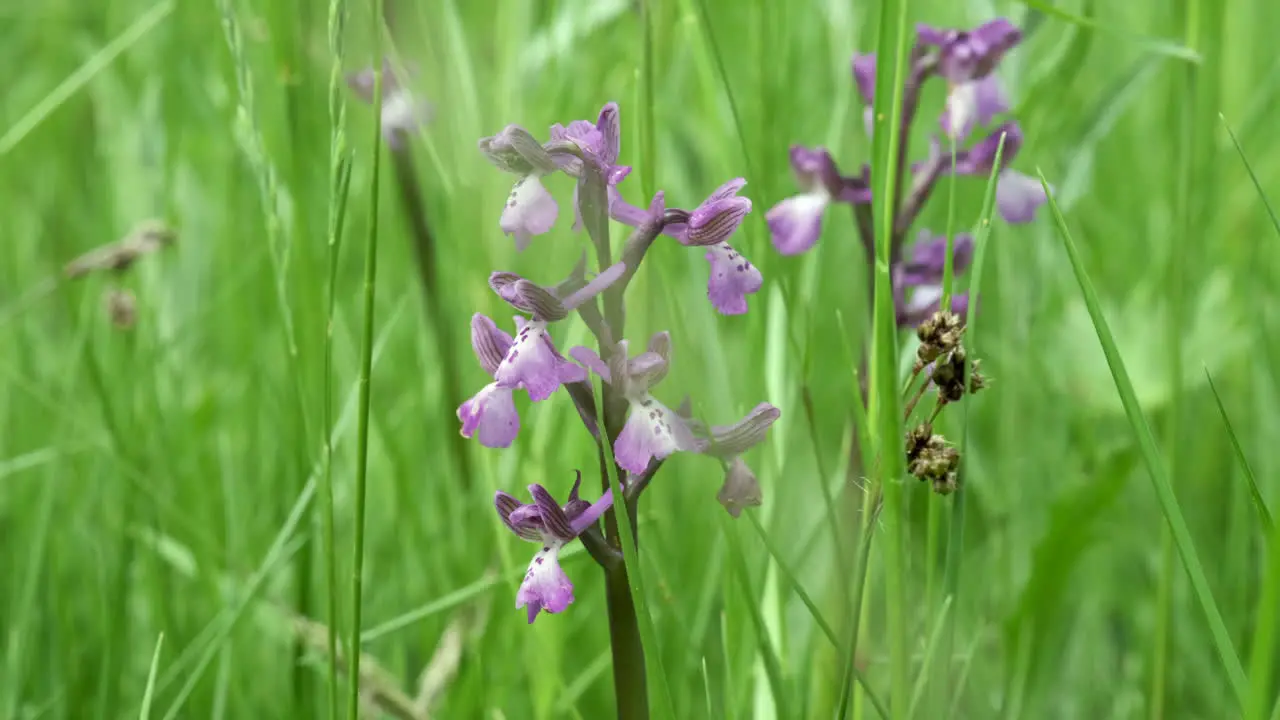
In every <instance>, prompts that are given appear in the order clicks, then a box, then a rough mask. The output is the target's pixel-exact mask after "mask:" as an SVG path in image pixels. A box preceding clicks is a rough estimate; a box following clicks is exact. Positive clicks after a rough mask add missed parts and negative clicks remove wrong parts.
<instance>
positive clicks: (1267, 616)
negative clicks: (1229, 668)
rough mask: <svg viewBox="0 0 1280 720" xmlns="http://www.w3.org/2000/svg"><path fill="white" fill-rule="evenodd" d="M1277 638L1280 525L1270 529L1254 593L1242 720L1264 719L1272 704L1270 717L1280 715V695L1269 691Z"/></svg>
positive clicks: (1279, 582) (1279, 598)
mask: <svg viewBox="0 0 1280 720" xmlns="http://www.w3.org/2000/svg"><path fill="white" fill-rule="evenodd" d="M1278 638H1280V527H1273V528H1272V529H1271V542H1270V546H1269V547H1268V548H1267V570H1266V575H1265V576H1264V578H1263V581H1262V592H1261V594H1260V595H1259V596H1258V610H1257V619H1256V622H1255V623H1254V631H1253V656H1252V657H1251V658H1250V659H1249V670H1250V673H1251V676H1252V677H1253V687H1252V688H1251V690H1250V693H1249V704H1248V705H1247V706H1246V708H1245V713H1244V717H1245V719H1246V720H1265V718H1266V717H1267V706H1268V705H1269V704H1271V703H1273V702H1274V703H1275V709H1274V711H1273V712H1272V717H1273V718H1274V717H1276V716H1277V715H1280V698H1277V697H1276V694H1275V693H1273V692H1271V691H1270V687H1269V686H1270V678H1271V669H1272V668H1273V667H1274V662H1275V652H1276V641H1277V639H1278Z"/></svg>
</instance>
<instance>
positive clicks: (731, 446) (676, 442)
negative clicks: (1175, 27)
mask: <svg viewBox="0 0 1280 720" xmlns="http://www.w3.org/2000/svg"><path fill="white" fill-rule="evenodd" d="M627 350H628V344H627V341H626V340H623V341H620V342H619V343H618V344H617V346H616V347H614V349H613V352H612V353H611V355H610V357H609V361H608V362H607V363H606V362H605V361H604V360H602V359H601V358H600V356H599V355H597V354H596V353H595V352H594V351H592V350H591V349H589V348H585V347H575V348H573V349H572V350H570V351H569V354H570V355H572V356H573V358H574V359H575V360H577V361H578V362H580V363H582V364H583V365H585V366H586V367H588V368H590V369H591V370H592V371H593V372H595V373H596V374H597V375H599V376H600V377H601V378H602V379H603V380H604V381H605V382H606V383H609V385H610V386H611V387H613V388H614V389H615V390H616V391H618V392H619V393H620V394H621V395H622V397H624V398H625V399H626V401H627V404H628V405H629V406H630V414H629V415H628V416H627V422H626V424H625V425H624V426H623V428H622V432H620V433H618V439H617V441H616V442H615V443H614V446H613V456H614V459H615V460H616V461H617V463H618V466H619V467H621V468H622V469H623V470H626V471H627V472H629V473H632V474H634V475H639V474H641V473H643V472H644V471H645V469H646V468H648V467H649V463H650V462H651V461H653V460H665V459H666V458H668V457H670V456H671V455H673V454H675V453H677V452H694V453H703V454H707V455H711V456H713V457H717V458H720V459H721V460H722V461H724V462H726V463H731V461H732V460H733V459H734V458H736V457H738V456H739V455H741V454H742V453H744V452H746V450H747V449H749V448H750V447H751V446H753V445H755V444H756V443H758V442H760V440H762V439H763V438H764V432H765V431H767V430H768V427H769V425H771V424H772V423H773V421H774V420H776V419H777V417H778V410H777V408H774V407H773V406H772V405H769V404H768V403H762V404H761V405H758V406H756V408H754V409H753V410H752V411H751V412H750V413H748V414H747V416H746V417H745V418H744V419H743V420H741V421H739V422H738V423H735V424H733V425H727V426H723V427H720V426H717V427H712V428H710V429H706V428H704V427H703V426H702V424H701V423H698V422H696V421H692V420H689V419H687V418H686V417H684V416H683V415H681V414H680V413H678V412H676V411H675V410H672V409H671V408H670V407H668V406H666V405H664V404H663V403H662V402H661V401H660V400H658V399H657V398H655V397H654V396H653V393H652V390H653V388H654V387H655V386H657V385H658V383H660V382H661V381H662V379H663V378H665V377H666V376H667V370H668V368H669V366H670V363H671V336H670V335H669V334H668V333H666V332H660V333H656V334H655V335H654V336H653V337H652V338H650V339H649V344H648V346H647V348H646V349H645V351H644V352H642V353H640V354H639V355H636V356H635V357H629V356H628V354H627Z"/></svg>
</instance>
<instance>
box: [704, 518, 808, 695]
mask: <svg viewBox="0 0 1280 720" xmlns="http://www.w3.org/2000/svg"><path fill="white" fill-rule="evenodd" d="M732 522H733V521H732V520H731V519H730V518H729V517H728V516H727V515H724V514H721V515H720V523H721V526H722V529H723V531H724V535H725V538H727V539H728V541H729V556H730V558H731V560H732V562H733V574H734V576H735V577H736V578H737V580H738V583H739V585H740V586H741V590H742V600H743V602H744V603H745V604H746V606H747V610H748V611H749V613H748V614H749V615H750V616H751V624H752V625H753V626H754V627H755V631H756V643H757V644H758V645H759V652H760V657H761V659H762V660H763V662H764V671H765V675H767V676H768V678H769V689H770V690H771V691H772V693H773V705H774V707H775V708H776V709H777V711H778V713H779V714H781V715H782V716H783V717H787V716H788V715H789V713H788V708H789V707H790V706H791V703H790V700H789V699H788V698H787V684H786V682H785V681H784V680H783V675H782V661H781V660H779V659H778V653H777V651H775V650H774V647H773V642H772V641H770V640H769V628H768V627H767V626H766V625H765V619H764V613H763V612H762V611H761V610H760V601H759V597H758V596H759V593H760V588H759V587H753V586H752V584H751V572H750V570H749V569H748V568H747V559H746V557H745V556H744V555H743V552H742V538H740V537H738V532H737V528H735V527H733V524H732Z"/></svg>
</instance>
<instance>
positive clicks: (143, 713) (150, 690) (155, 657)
mask: <svg viewBox="0 0 1280 720" xmlns="http://www.w3.org/2000/svg"><path fill="white" fill-rule="evenodd" d="M163 647H164V633H160V635H159V636H158V637H157V638H156V649H155V651H153V652H152V653H151V669H149V670H148V671H147V686H146V688H144V689H143V691H142V709H141V710H139V711H138V719H139V720H150V718H151V699H152V698H153V697H155V692H156V671H157V670H158V669H159V668H160V650H161V649H162V648H163Z"/></svg>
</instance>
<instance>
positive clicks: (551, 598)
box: [493, 474, 613, 623]
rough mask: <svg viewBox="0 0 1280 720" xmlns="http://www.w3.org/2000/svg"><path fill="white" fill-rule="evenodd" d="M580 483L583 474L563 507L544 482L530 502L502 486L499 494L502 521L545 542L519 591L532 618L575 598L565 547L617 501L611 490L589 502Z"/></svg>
mask: <svg viewBox="0 0 1280 720" xmlns="http://www.w3.org/2000/svg"><path fill="white" fill-rule="evenodd" d="M581 482H582V475H581V474H579V475H578V479H577V481H576V482H575V483H574V484H573V490H572V491H571V492H570V493H569V502H568V504H566V505H565V506H564V507H563V508H562V507H561V506H560V505H559V504H558V503H557V502H556V501H555V499H554V498H553V497H552V496H551V493H549V492H547V490H546V488H544V487H542V486H541V485H536V484H534V485H530V486H529V494H530V496H531V497H532V498H533V503H531V504H523V503H521V502H520V501H519V500H516V499H515V498H514V497H512V496H511V495H508V494H507V493H505V492H502V491H501V490H499V491H498V492H497V493H495V494H494V498H493V505H494V507H495V508H496V509H497V511H498V517H499V518H501V519H502V522H503V524H505V525H506V526H507V528H508V529H510V530H511V532H513V533H515V534H516V535H517V536H518V537H520V538H521V539H523V540H527V541H530V542H536V543H541V544H542V549H540V550H538V552H536V553H534V556H533V560H531V561H530V562H529V569H528V570H527V571H526V572H525V575H524V580H523V581H522V582H521V583H520V590H519V591H518V592H517V593H516V609H520V608H526V609H527V612H528V616H529V622H530V623H533V621H534V620H536V619H537V617H538V614H539V613H540V612H543V611H546V612H548V613H559V612H563V611H564V610H565V609H566V608H568V607H569V604H570V603H572V602H573V599H574V598H573V583H572V582H570V581H569V576H568V575H566V574H565V572H564V570H563V569H562V568H561V567H560V549H561V548H563V547H564V546H565V545H567V544H569V543H570V542H572V541H573V540H574V539H575V538H576V537H578V535H580V534H582V532H583V531H584V530H586V529H587V528H589V527H591V526H592V525H594V524H595V522H596V521H597V520H598V519H599V518H600V515H601V514H602V513H604V512H605V511H606V510H608V509H609V508H610V507H612V506H613V493H612V492H611V491H609V490H606V491H605V492H604V494H603V495H601V496H600V499H599V500H597V501H596V502H594V503H592V504H590V505H586V503H585V501H582V500H579V499H578V488H579V485H580V484H581Z"/></svg>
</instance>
